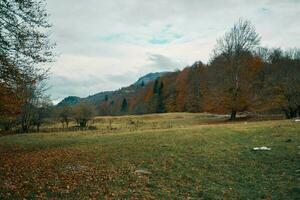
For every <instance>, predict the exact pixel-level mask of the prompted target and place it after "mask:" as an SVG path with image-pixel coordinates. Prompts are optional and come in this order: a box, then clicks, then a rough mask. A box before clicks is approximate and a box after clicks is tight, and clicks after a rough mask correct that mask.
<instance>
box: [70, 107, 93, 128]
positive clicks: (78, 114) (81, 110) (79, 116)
mask: <svg viewBox="0 0 300 200" xmlns="http://www.w3.org/2000/svg"><path fill="white" fill-rule="evenodd" d="M95 110H96V108H95V107H94V106H93V105H92V104H90V103H88V102H81V103H79V104H77V105H75V106H74V107H73V113H74V118H75V120H76V123H77V125H78V126H80V127H81V128H85V127H86V126H87V123H88V121H89V120H90V119H92V118H93V117H94V115H95Z"/></svg>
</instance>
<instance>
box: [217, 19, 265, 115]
mask: <svg viewBox="0 0 300 200" xmlns="http://www.w3.org/2000/svg"><path fill="white" fill-rule="evenodd" d="M259 43H260V37H259V35H258V34H257V33H256V31H255V28H254V26H253V25H252V24H251V23H250V21H247V20H239V21H238V22H237V23H236V24H235V25H234V26H233V28H232V29H231V30H230V31H229V32H227V33H225V35H224V36H223V37H222V38H220V39H219V40H217V45H216V48H215V50H214V54H215V56H214V59H213V62H212V63H213V64H214V62H215V63H216V62H218V63H219V68H220V69H221V71H222V74H221V77H220V79H219V80H217V81H216V84H217V83H220V84H221V86H222V87H221V88H222V91H221V92H220V93H223V95H225V96H224V97H225V98H223V100H224V103H225V104H226V106H227V107H228V109H229V111H230V112H231V119H232V120H234V119H235V118H236V114H237V112H238V111H244V110H247V109H248V108H249V103H250V102H249V101H248V98H247V97H246V96H245V95H248V94H250V93H249V92H252V91H251V84H252V82H251V81H252V79H251V78H250V76H253V75H254V74H255V72H256V71H257V67H258V64H259V63H258V62H256V61H257V60H255V58H254V57H253V56H252V51H253V50H254V48H255V47H256V46H257V45H259ZM220 62H221V64H220Z"/></svg>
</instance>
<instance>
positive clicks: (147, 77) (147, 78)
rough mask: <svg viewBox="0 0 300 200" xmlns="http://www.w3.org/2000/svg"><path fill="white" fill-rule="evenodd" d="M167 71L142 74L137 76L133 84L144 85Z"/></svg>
mask: <svg viewBox="0 0 300 200" xmlns="http://www.w3.org/2000/svg"><path fill="white" fill-rule="evenodd" d="M167 73H168V72H155V73H149V74H146V75H145V76H142V77H141V78H139V79H138V80H137V81H136V82H135V83H134V84H133V85H146V84H148V83H149V82H151V81H154V80H155V79H157V78H159V77H162V76H164V75H166V74H167Z"/></svg>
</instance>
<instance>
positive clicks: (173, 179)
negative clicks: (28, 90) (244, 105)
mask: <svg viewBox="0 0 300 200" xmlns="http://www.w3.org/2000/svg"><path fill="white" fill-rule="evenodd" d="M182 115H183V116H184V115H185V114H182ZM176 116H177V115H176ZM168 117H169V118H170V120H171V119H172V118H176V117H175V116H174V115H168ZM174 120H175V119H174ZM191 124H192V123H191ZM195 124H196V123H195ZM299 133H300V124H299V123H295V122H292V121H269V122H251V123H247V124H245V123H244V122H242V123H236V124H225V125H202V126H200V125H190V126H186V127H182V128H179V127H175V128H169V129H156V130H138V131H135V132H119V133H110V134H106V135H103V134H99V132H97V131H95V132H76V133H70V132H69V133H49V134H45V133H44V134H28V135H14V136H4V137H1V138H0V153H1V158H0V180H1V182H2V183H1V185H0V199H3V198H9V197H10V198H20V197H24V196H26V197H27V198H46V197H48V198H49V197H52V198H62V197H63V198H70V199H72V198H80V199H84V198H92V197H95V198H99V197H104V198H117V197H118V198H142V197H143V198H146V199H151V198H153V199H154V198H155V199H157V198H172V199H174V198H178V199H182V198H189V197H192V198H195V199H199V198H200V199H201V198H202V199H223V198H225V199H226V198H227V199H233V198H235V199H297V198H299V197H300V186H299V183H300V179H299V177H300V171H299V170H300V159H299V152H300V148H299V146H300V137H299ZM288 139H291V142H286V141H287V140H288ZM256 146H268V147H271V148H272V150H271V151H266V152H254V151H252V150H251V149H252V148H253V147H256ZM136 169H147V170H149V171H151V172H152V174H150V175H144V176H138V175H136V174H134V173H132V172H134V171H135V170H136Z"/></svg>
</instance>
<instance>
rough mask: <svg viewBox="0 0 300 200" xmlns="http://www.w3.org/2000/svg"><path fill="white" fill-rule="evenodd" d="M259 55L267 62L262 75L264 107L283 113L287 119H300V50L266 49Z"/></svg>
mask: <svg viewBox="0 0 300 200" xmlns="http://www.w3.org/2000/svg"><path fill="white" fill-rule="evenodd" d="M258 54H259V56H261V57H262V58H264V61H265V64H264V65H265V66H264V69H263V70H262V71H261V73H260V77H261V78H260V79H261V80H263V86H262V87H261V88H260V93H261V94H260V96H261V98H262V99H263V102H264V105H263V106H262V107H263V108H265V110H280V111H283V112H284V114H285V115H286V117H287V118H294V117H297V116H299V117H300V50H299V49H289V50H287V51H283V50H281V49H280V48H275V49H267V48H264V53H262V52H261V51H260V52H258Z"/></svg>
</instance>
